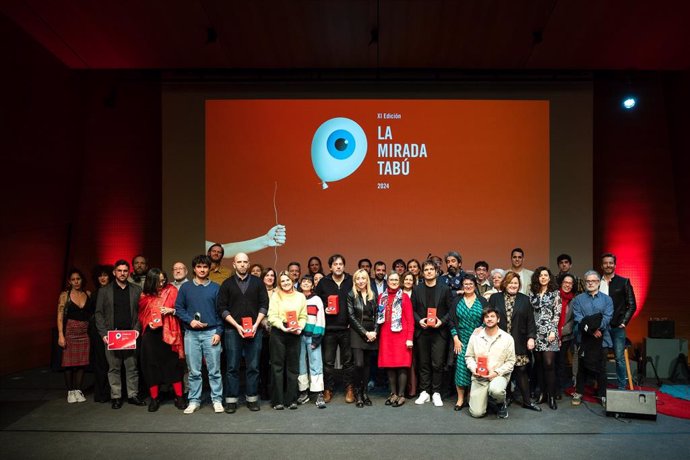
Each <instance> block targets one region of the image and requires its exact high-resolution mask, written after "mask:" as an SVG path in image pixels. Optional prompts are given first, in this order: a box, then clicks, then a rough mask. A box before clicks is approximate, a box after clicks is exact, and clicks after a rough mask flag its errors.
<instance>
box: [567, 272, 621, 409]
mask: <svg viewBox="0 0 690 460" xmlns="http://www.w3.org/2000/svg"><path fill="white" fill-rule="evenodd" d="M600 284H601V277H600V276H599V273H597V272H596V271H594V270H590V271H588V272H587V273H585V289H586V291H587V292H584V293H582V294H580V295H578V296H577V297H575V298H574V299H573V300H572V302H570V308H571V309H572V311H573V316H574V319H575V323H576V324H577V327H578V333H579V338H580V340H579V341H580V349H579V351H578V359H579V361H578V363H579V364H578V368H577V377H576V380H575V381H576V384H575V393H573V400H572V404H573V406H579V405H580V404H581V403H582V395H583V394H584V391H585V380H586V378H587V373H593V374H596V376H597V396H598V397H599V398H600V399H601V404H602V406H606V349H607V348H611V347H612V346H613V344H612V342H611V334H610V331H609V322H610V321H611V317H612V316H613V301H612V300H611V297H609V296H607V295H606V294H604V293H602V292H600V291H599V285H600Z"/></svg>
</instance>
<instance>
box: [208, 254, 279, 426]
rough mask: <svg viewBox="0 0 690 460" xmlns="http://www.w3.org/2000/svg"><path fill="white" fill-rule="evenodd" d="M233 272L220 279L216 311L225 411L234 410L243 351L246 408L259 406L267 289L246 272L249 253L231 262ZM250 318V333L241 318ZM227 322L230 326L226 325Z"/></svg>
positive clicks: (255, 408)
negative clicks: (220, 328)
mask: <svg viewBox="0 0 690 460" xmlns="http://www.w3.org/2000/svg"><path fill="white" fill-rule="evenodd" d="M232 266H233V268H234V269H235V275H234V276H231V277H230V278H228V279H226V280H225V281H223V284H221V285H220V289H219V290H218V299H217V300H216V311H217V312H218V315H219V316H220V317H221V318H222V319H223V320H224V321H225V323H226V326H225V332H224V334H225V338H224V340H223V346H224V347H225V362H226V364H227V369H226V372H225V385H224V388H225V412H226V413H228V414H234V413H235V411H237V400H238V396H239V392H240V361H241V359H242V356H243V355H244V362H245V366H246V379H245V380H246V401H247V408H248V409H249V410H250V411H252V412H256V411H258V410H259V358H260V356H261V336H262V334H263V328H260V327H259V325H260V324H261V320H263V319H264V317H265V316H266V313H268V293H267V292H266V288H265V287H264V284H263V282H262V281H261V279H259V278H258V277H256V276H253V275H250V274H249V257H248V256H247V254H245V253H243V252H240V253H239V254H237V255H236V256H235V259H234V262H233V263H232ZM244 318H250V319H251V323H252V334H251V336H246V335H245V332H244V329H243V325H242V322H243V319H244ZM228 325H229V326H228Z"/></svg>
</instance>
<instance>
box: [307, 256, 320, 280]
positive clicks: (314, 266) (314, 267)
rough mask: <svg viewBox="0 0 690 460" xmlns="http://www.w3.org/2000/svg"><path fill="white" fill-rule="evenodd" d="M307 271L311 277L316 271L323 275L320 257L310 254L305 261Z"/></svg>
mask: <svg viewBox="0 0 690 460" xmlns="http://www.w3.org/2000/svg"><path fill="white" fill-rule="evenodd" d="M307 271H308V273H309V274H310V275H311V276H312V277H313V276H314V275H316V274H317V273H321V274H322V275H323V266H322V264H321V259H319V258H318V257H316V256H311V257H310V258H309V261H308V262H307Z"/></svg>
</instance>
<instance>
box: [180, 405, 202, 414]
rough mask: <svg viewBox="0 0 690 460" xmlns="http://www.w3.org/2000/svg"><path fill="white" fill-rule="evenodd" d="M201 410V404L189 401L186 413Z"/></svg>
mask: <svg viewBox="0 0 690 460" xmlns="http://www.w3.org/2000/svg"><path fill="white" fill-rule="evenodd" d="M198 410H199V405H198V404H194V403H189V405H188V406H187V408H186V409H185V410H184V413H185V414H193V413H194V412H196V411H198Z"/></svg>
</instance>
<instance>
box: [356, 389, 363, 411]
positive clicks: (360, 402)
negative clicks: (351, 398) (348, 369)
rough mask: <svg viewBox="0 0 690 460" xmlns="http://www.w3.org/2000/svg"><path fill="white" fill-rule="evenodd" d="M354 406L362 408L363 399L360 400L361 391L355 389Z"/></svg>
mask: <svg viewBox="0 0 690 460" xmlns="http://www.w3.org/2000/svg"><path fill="white" fill-rule="evenodd" d="M355 406H357V407H364V399H362V390H361V389H360V388H355Z"/></svg>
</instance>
